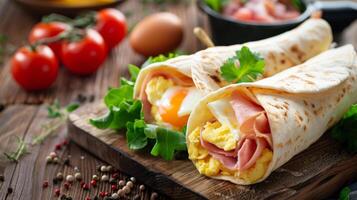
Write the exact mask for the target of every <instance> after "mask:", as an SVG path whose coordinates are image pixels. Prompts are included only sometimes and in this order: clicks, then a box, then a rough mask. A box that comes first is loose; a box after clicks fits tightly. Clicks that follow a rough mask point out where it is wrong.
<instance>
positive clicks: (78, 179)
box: [74, 172, 82, 181]
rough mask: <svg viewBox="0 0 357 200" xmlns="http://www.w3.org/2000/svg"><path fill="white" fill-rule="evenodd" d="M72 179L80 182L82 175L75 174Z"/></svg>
mask: <svg viewBox="0 0 357 200" xmlns="http://www.w3.org/2000/svg"><path fill="white" fill-rule="evenodd" d="M74 177H75V178H76V180H77V181H80V180H82V174H81V173H79V172H77V173H75V174H74Z"/></svg>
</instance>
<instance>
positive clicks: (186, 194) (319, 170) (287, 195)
mask: <svg viewBox="0 0 357 200" xmlns="http://www.w3.org/2000/svg"><path fill="white" fill-rule="evenodd" d="M103 112H105V108H104V105H103V104H102V103H94V104H92V105H88V106H86V107H82V108H81V109H79V110H78V111H76V112H75V113H73V114H71V115H70V123H69V134H70V138H71V139H73V140H74V141H75V142H76V143H78V144H79V145H81V146H83V147H84V148H86V149H88V150H89V151H90V152H91V153H93V154H94V155H97V156H98V157H100V158H102V159H103V160H105V161H107V162H109V163H111V164H112V165H114V166H116V167H118V168H119V169H120V170H122V171H123V172H126V173H128V174H130V175H133V176H136V177H138V178H139V179H140V180H142V181H143V182H144V183H146V184H149V185H152V186H153V187H154V188H157V189H158V190H159V191H160V192H163V193H165V194H167V195H169V196H170V197H171V198H174V199H185V198H207V199H217V198H220V199H221V198H223V199H233V198H239V199H323V198H326V197H328V196H329V195H331V194H332V193H333V192H335V191H337V190H338V189H339V188H340V187H341V185H342V184H343V183H345V182H347V181H349V180H353V179H355V178H356V177H357V168H356V165H355V163H357V155H351V154H349V153H347V152H346V151H344V150H343V148H342V147H341V146H340V145H339V144H338V143H337V142H336V141H333V140H332V139H331V138H329V136H328V135H327V134H325V136H323V137H322V138H321V139H320V140H318V142H316V143H314V144H313V145H312V146H310V147H309V148H308V149H307V150H305V151H303V152H302V153H300V154H298V155H296V156H295V157H293V158H292V159H291V160H290V161H289V162H288V163H286V164H285V165H284V166H282V167H281V168H279V169H278V170H276V171H275V172H273V173H272V174H271V175H270V176H269V178H268V179H267V180H266V181H264V182H262V183H259V184H256V185H253V186H239V185H235V184H231V183H229V182H226V181H220V180H214V179H209V178H206V177H204V176H201V175H200V174H199V173H198V171H197V170H196V169H195V167H194V166H193V164H192V163H191V161H189V160H173V161H169V162H167V161H164V160H162V159H160V158H157V157H152V156H150V154H149V153H148V152H147V151H140V152H135V151H131V150H129V149H128V147H127V145H126V141H125V136H124V135H125V134H123V133H116V132H114V131H110V130H99V129H96V128H95V127H93V126H91V125H90V124H89V123H88V120H89V119H90V118H93V117H97V116H99V115H100V114H103ZM97 149H100V151H98V150H97Z"/></svg>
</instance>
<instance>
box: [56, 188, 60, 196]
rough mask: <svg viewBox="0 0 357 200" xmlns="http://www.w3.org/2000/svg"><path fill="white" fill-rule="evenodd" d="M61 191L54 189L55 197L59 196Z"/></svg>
mask: <svg viewBox="0 0 357 200" xmlns="http://www.w3.org/2000/svg"><path fill="white" fill-rule="evenodd" d="M60 193H61V191H60V189H58V188H56V189H55V195H56V196H57V197H58V196H59V195H60Z"/></svg>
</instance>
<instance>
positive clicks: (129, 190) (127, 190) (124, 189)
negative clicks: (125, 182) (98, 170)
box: [123, 186, 131, 194]
mask: <svg viewBox="0 0 357 200" xmlns="http://www.w3.org/2000/svg"><path fill="white" fill-rule="evenodd" d="M123 191H124V193H125V194H129V193H130V192H131V189H130V187H129V186H124V187H123Z"/></svg>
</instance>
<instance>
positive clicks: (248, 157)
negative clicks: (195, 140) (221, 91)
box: [200, 92, 272, 170]
mask: <svg viewBox="0 0 357 200" xmlns="http://www.w3.org/2000/svg"><path fill="white" fill-rule="evenodd" d="M232 99H233V100H232V101H231V102H230V103H231V105H232V108H233V110H234V112H235V115H236V118H237V121H238V123H239V124H240V127H239V129H240V132H241V135H240V136H241V138H240V140H239V141H238V144H237V147H236V149H235V150H234V151H229V152H226V151H224V150H223V149H220V148H218V147H217V146H215V145H213V144H211V143H209V142H207V141H204V140H203V138H202V130H201V136H200V141H201V145H202V147H203V148H205V149H206V150H207V151H208V152H209V154H210V155H211V156H212V157H214V158H215V159H217V160H219V161H220V162H221V163H222V164H223V165H224V166H225V167H226V168H227V169H230V170H237V169H238V170H246V169H249V168H250V167H252V166H253V165H254V164H255V163H256V161H257V159H258V158H259V157H260V156H261V154H262V152H263V150H264V148H266V147H268V146H269V147H272V139H271V133H270V127H269V121H268V118H267V116H266V113H265V111H264V109H263V108H262V107H261V106H260V105H258V104H256V103H254V102H253V101H251V100H249V99H248V97H246V96H245V95H242V94H240V93H239V92H234V93H233V94H232Z"/></svg>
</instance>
